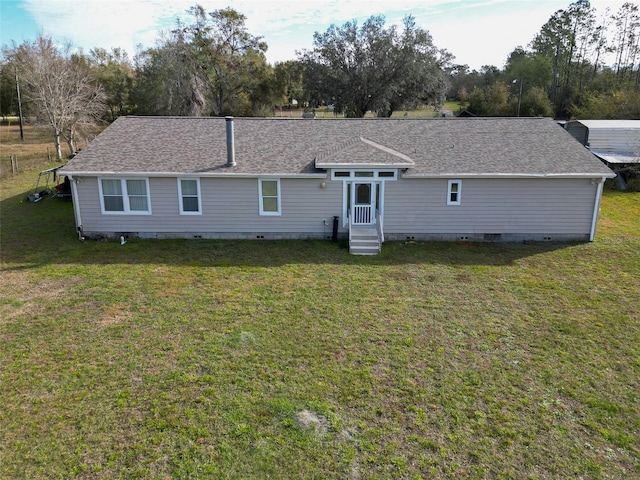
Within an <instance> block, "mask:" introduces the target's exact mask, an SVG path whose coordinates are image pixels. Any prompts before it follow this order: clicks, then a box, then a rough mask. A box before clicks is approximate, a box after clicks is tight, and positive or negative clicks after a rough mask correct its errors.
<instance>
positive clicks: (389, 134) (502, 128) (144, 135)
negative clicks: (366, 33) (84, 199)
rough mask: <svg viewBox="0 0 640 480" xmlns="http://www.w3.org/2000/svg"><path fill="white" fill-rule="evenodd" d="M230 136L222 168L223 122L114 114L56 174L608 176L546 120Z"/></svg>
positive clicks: (286, 124) (331, 123)
mask: <svg viewBox="0 0 640 480" xmlns="http://www.w3.org/2000/svg"><path fill="white" fill-rule="evenodd" d="M234 132H235V156H236V165H235V166H233V167H228V166H227V165H226V163H227V157H226V127H225V119H224V118H212V117H136V116H129V117H120V118H119V119H118V120H116V121H115V122H114V123H113V124H112V125H111V126H109V127H108V128H107V129H106V130H105V131H104V132H102V133H101V134H100V135H99V136H98V137H96V139H95V140H93V141H92V142H91V143H90V144H89V145H88V146H87V147H86V148H85V149H84V150H83V151H81V152H79V153H78V155H77V156H76V157H75V158H73V159H72V160H71V161H70V162H69V163H68V164H67V165H66V166H65V167H64V168H63V169H62V170H61V172H60V173H62V174H81V173H84V174H108V173H118V174H127V173H129V174H132V173H146V174H154V173H155V174H177V175H179V174H198V173H200V174H205V175H206V174H210V175H306V174H323V173H324V171H323V170H320V169H318V168H316V164H315V160H316V158H318V164H319V165H323V162H324V163H327V162H329V163H331V162H335V163H336V164H352V165H354V167H357V166H364V165H367V164H369V163H370V164H377V165H394V164H401V163H408V164H410V162H411V161H412V162H413V163H414V165H413V166H411V167H410V168H409V169H408V170H407V172H406V174H405V176H439V175H587V174H593V175H605V176H611V175H612V173H611V170H609V169H608V168H607V167H606V166H605V165H604V164H602V162H600V161H599V160H598V159H597V158H595V157H594V156H593V155H592V154H591V153H590V152H589V151H588V150H586V149H585V148H584V147H583V146H582V145H581V144H580V143H579V142H577V141H576V140H575V139H574V138H573V137H572V136H571V135H570V134H569V133H568V132H566V131H564V130H563V129H562V128H561V127H559V126H558V125H557V124H556V123H555V122H554V121H553V120H552V119H548V118H446V119H445V118H437V119H436V118H434V119H327V120H320V119H316V120H302V119H279V118H271V119H258V118H235V119H234ZM354 139H356V140H354ZM380 147H381V148H380ZM407 160H408V161H407Z"/></svg>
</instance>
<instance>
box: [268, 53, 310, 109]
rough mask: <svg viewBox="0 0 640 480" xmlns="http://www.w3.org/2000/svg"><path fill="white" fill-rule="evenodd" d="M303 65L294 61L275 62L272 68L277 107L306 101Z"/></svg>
mask: <svg viewBox="0 0 640 480" xmlns="http://www.w3.org/2000/svg"><path fill="white" fill-rule="evenodd" d="M303 70H304V65H303V64H302V63H301V62H298V61H295V60H287V61H286V62H277V63H276V64H275V67H274V76H275V89H276V91H277V92H278V96H279V97H280V98H279V100H278V101H277V102H276V103H277V104H278V105H291V104H292V103H293V100H295V101H297V102H298V103H303V102H305V101H307V97H306V94H305V91H304V85H303Z"/></svg>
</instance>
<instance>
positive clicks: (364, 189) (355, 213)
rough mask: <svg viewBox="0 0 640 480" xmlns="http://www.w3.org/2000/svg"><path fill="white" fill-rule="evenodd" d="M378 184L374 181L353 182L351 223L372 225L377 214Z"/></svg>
mask: <svg viewBox="0 0 640 480" xmlns="http://www.w3.org/2000/svg"><path fill="white" fill-rule="evenodd" d="M375 192H376V184H375V183H374V182H353V183H352V184H351V199H352V202H351V203H352V204H351V212H350V213H351V223H352V224H353V225H371V224H373V223H375V220H376V216H375V211H376V193H375Z"/></svg>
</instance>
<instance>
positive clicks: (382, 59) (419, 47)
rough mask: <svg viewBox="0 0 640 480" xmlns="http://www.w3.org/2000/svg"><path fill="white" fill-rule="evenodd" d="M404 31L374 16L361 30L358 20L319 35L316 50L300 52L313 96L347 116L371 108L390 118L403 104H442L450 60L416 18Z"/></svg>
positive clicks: (359, 114)
mask: <svg viewBox="0 0 640 480" xmlns="http://www.w3.org/2000/svg"><path fill="white" fill-rule="evenodd" d="M403 27H404V28H403V31H402V32H399V31H398V29H397V27H396V26H391V27H389V28H385V19H384V17H382V16H372V17H369V19H367V20H366V21H365V22H364V23H363V24H362V26H361V27H360V28H358V25H357V23H356V21H355V20H354V21H350V22H347V23H345V24H344V25H343V26H342V27H337V26H335V25H331V26H330V27H329V29H328V30H327V31H326V32H325V33H319V32H316V33H315V34H314V36H313V43H314V48H313V49H312V50H311V51H304V52H302V53H301V54H299V57H300V61H301V62H303V63H304V65H305V70H304V72H305V88H306V89H307V91H308V92H309V94H310V97H312V99H315V100H316V101H318V102H319V101H325V102H326V101H331V103H334V104H336V105H339V106H340V107H341V108H342V107H343V108H344V110H345V113H346V115H347V116H348V117H363V116H364V115H365V113H366V112H367V111H369V110H374V111H377V113H378V114H379V115H382V116H390V115H391V114H392V113H393V111H394V110H396V109H398V108H400V107H401V106H402V105H406V104H412V103H413V104H415V103H417V102H426V101H440V100H441V98H442V97H443V96H444V91H445V81H444V72H443V69H442V68H443V66H445V65H446V64H447V63H448V62H449V61H450V60H451V58H452V57H451V56H450V55H449V54H448V53H447V52H446V51H444V50H438V49H436V48H435V46H434V45H433V41H432V38H431V35H430V34H429V32H427V31H426V30H423V29H421V28H418V27H416V25H415V21H414V19H413V17H412V16H410V15H409V16H406V17H405V18H404V20H403Z"/></svg>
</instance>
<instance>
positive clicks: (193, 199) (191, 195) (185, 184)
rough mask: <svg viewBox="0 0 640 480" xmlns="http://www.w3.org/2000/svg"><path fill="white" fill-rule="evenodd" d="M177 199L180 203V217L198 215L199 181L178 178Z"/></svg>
mask: <svg viewBox="0 0 640 480" xmlns="http://www.w3.org/2000/svg"><path fill="white" fill-rule="evenodd" d="M178 197H179V201H180V215H200V214H202V206H201V203H200V179H198V178H179V179H178Z"/></svg>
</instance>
